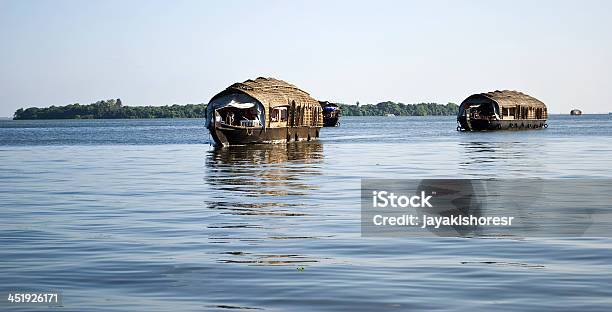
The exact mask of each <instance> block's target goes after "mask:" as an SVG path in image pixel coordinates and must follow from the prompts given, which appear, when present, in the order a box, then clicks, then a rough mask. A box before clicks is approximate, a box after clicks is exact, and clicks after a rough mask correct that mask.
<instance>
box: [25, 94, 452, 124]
mask: <svg viewBox="0 0 612 312" xmlns="http://www.w3.org/2000/svg"><path fill="white" fill-rule="evenodd" d="M338 106H340V108H341V109H342V115H344V116H386V115H388V114H393V115H396V116H448V115H456V114H457V111H458V109H459V107H458V106H457V104H453V103H448V104H446V105H444V104H436V103H420V104H402V103H395V102H382V103H378V104H367V105H359V103H357V105H347V104H341V103H338ZM205 114H206V104H187V105H177V104H174V105H167V106H123V105H122V103H121V100H120V99H116V100H114V99H111V100H104V101H98V102H95V103H92V104H88V105H81V104H79V103H75V104H70V105H65V106H51V107H46V108H38V107H30V108H27V109H23V108H20V109H18V110H17V111H16V112H15V114H14V116H13V119H15V120H20V119H138V118H203V117H204V116H205Z"/></svg>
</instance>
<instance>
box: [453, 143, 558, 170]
mask: <svg viewBox="0 0 612 312" xmlns="http://www.w3.org/2000/svg"><path fill="white" fill-rule="evenodd" d="M459 147H460V150H459V152H460V154H461V156H460V160H459V168H460V169H461V171H462V173H463V174H465V175H466V176H474V177H487V178H498V177H504V178H510V177H513V178H514V177H520V176H533V175H534V174H537V173H542V172H544V171H545V169H546V167H545V166H544V164H545V161H543V159H542V158H544V157H545V147H544V146H543V145H542V144H540V143H533V142H516V141H506V142H483V141H478V142H472V141H466V142H460V143H459Z"/></svg>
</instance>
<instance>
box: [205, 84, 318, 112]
mask: <svg viewBox="0 0 612 312" xmlns="http://www.w3.org/2000/svg"><path fill="white" fill-rule="evenodd" d="M230 93H244V94H248V95H250V96H252V97H253V98H255V99H257V100H258V101H259V102H261V104H263V105H265V106H268V107H275V106H283V105H291V104H292V102H293V101H295V104H296V105H298V106H300V105H302V106H309V105H313V106H314V105H316V106H319V102H318V101H317V100H315V99H313V98H312V97H311V96H310V94H308V93H307V92H305V91H303V90H301V89H299V88H298V87H296V86H294V85H292V84H290V83H287V82H285V81H283V80H279V79H274V78H264V77H259V78H257V79H255V80H251V79H249V80H247V81H245V82H237V83H235V84H233V85H231V86H229V87H227V89H225V90H223V91H221V92H220V93H219V94H217V95H215V96H214V97H213V98H212V99H211V102H212V101H213V100H214V99H215V98H217V97H220V96H223V95H226V94H230Z"/></svg>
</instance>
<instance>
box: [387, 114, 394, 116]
mask: <svg viewBox="0 0 612 312" xmlns="http://www.w3.org/2000/svg"><path fill="white" fill-rule="evenodd" d="M387 117H395V114H387Z"/></svg>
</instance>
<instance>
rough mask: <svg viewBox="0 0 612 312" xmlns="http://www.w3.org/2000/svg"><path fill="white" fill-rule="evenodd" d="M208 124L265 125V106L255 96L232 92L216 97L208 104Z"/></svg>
mask: <svg viewBox="0 0 612 312" xmlns="http://www.w3.org/2000/svg"><path fill="white" fill-rule="evenodd" d="M206 111H207V117H206V118H207V119H206V125H207V127H209V126H210V125H227V126H232V127H244V128H261V127H265V115H266V114H265V112H264V107H263V105H262V104H261V103H259V102H258V101H257V100H256V99H254V98H253V97H251V96H249V95H246V94H240V93H232V94H227V95H224V96H221V97H218V98H214V99H213V100H212V101H211V102H210V103H209V104H208V106H207V108H206Z"/></svg>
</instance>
